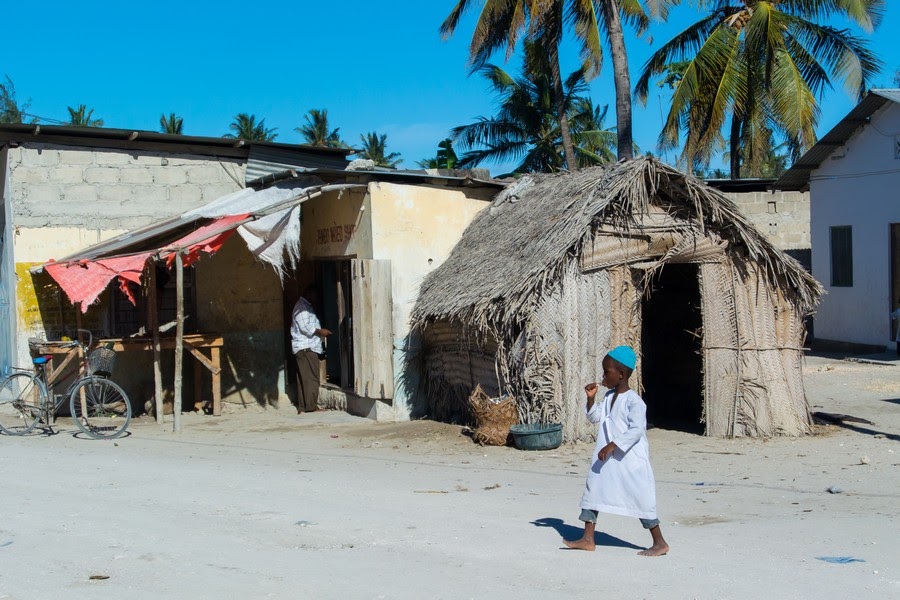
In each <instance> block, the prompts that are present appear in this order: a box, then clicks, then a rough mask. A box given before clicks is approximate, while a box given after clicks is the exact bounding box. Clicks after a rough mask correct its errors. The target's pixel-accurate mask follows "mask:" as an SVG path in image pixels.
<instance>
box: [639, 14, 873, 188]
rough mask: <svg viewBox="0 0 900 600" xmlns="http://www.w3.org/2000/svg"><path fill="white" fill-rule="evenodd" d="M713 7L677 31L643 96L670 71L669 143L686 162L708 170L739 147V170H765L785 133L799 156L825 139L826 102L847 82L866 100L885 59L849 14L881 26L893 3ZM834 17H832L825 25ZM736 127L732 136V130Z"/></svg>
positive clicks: (867, 25) (657, 57) (658, 57)
mask: <svg viewBox="0 0 900 600" xmlns="http://www.w3.org/2000/svg"><path fill="white" fill-rule="evenodd" d="M699 4H700V6H701V7H702V8H707V9H709V10H710V12H709V14H707V15H706V16H704V17H703V18H702V19H701V20H700V21H698V22H697V23H695V24H693V25H691V26H690V27H688V28H687V29H685V30H684V31H683V32H681V33H680V34H678V35H676V36H675V37H674V38H673V39H672V40H671V41H669V42H668V43H667V44H664V45H663V46H662V47H661V48H660V49H659V50H657V51H656V52H655V53H654V54H653V56H651V57H650V59H649V60H648V61H647V63H646V64H645V65H644V69H643V72H642V74H641V77H640V79H639V80H638V83H637V86H636V88H635V96H636V97H637V98H638V99H639V100H642V101H646V98H647V94H648V86H649V80H650V78H651V77H655V76H663V85H669V86H670V87H671V89H672V104H671V109H670V110H669V114H668V116H667V119H666V123H665V125H664V127H663V131H662V133H661V134H660V138H659V143H660V146H661V147H662V148H665V149H672V148H676V147H677V146H678V145H679V143H680V136H681V134H682V132H684V134H685V139H684V144H683V150H682V155H681V158H680V160H681V162H682V167H683V168H687V169H691V170H693V169H695V168H699V169H701V170H703V169H705V168H706V167H707V166H708V165H709V163H710V161H711V159H712V157H713V156H714V155H715V154H717V153H718V152H720V151H722V150H724V149H725V148H726V146H727V147H728V149H729V154H730V157H731V175H732V177H739V176H740V173H741V169H742V167H743V168H744V169H745V170H746V171H747V172H748V173H749V174H751V175H753V176H759V175H760V174H761V173H763V172H764V171H765V170H766V169H767V168H769V167H767V166H766V164H767V161H769V162H770V159H771V148H773V147H774V146H776V145H777V140H779V139H780V140H784V141H785V142H786V143H787V144H788V146H789V149H790V155H791V156H792V157H796V156H798V155H799V154H801V153H802V152H804V151H805V150H807V149H809V148H810V147H811V146H812V145H813V144H814V143H815V141H816V135H815V128H816V125H817V124H818V120H819V106H818V101H817V99H821V98H822V95H823V93H824V91H825V90H826V89H828V88H830V87H831V86H832V81H833V80H835V79H836V80H840V81H842V82H843V83H844V85H845V86H846V88H847V89H848V90H849V91H850V92H851V93H852V94H854V96H856V97H858V98H861V97H862V96H863V95H864V94H865V91H866V88H867V87H868V86H869V85H870V83H869V82H870V81H871V78H872V77H873V76H874V75H875V74H876V73H877V72H878V70H879V67H880V61H878V59H877V58H876V57H875V56H874V55H873V54H872V53H871V52H870V51H869V49H868V45H867V43H866V42H865V41H864V40H863V39H861V38H859V37H857V36H855V35H853V34H852V33H851V32H850V31H849V30H841V29H836V28H834V27H832V26H830V25H828V24H827V23H828V22H829V20H830V19H831V18H832V17H846V18H848V19H850V20H851V21H854V22H855V23H856V24H857V25H859V26H860V27H861V28H862V29H864V30H866V31H871V30H872V29H873V28H874V27H876V26H877V25H878V24H879V23H880V21H881V18H882V15H883V13H884V5H885V3H884V0H819V1H815V2H813V1H812V0H781V1H780V2H772V1H764V0H742V1H739V0H700V1H699ZM823 23H824V24H823ZM726 128H727V129H728V133H727V137H726V134H725V131H724V130H725V129H726Z"/></svg>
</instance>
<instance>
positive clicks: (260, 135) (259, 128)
mask: <svg viewBox="0 0 900 600" xmlns="http://www.w3.org/2000/svg"><path fill="white" fill-rule="evenodd" d="M228 128H229V129H231V132H229V133H226V134H225V135H223V136H222V137H226V138H235V139H239V140H248V141H250V142H271V141H273V140H274V139H275V138H276V137H278V134H277V133H275V128H274V127H273V128H272V129H266V120H265V119H260V120H259V123H257V122H256V115H248V114H247V113H238V114H237V115H235V117H234V121H233V122H232V123H231V125H229V126H228Z"/></svg>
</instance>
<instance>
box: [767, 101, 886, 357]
mask: <svg viewBox="0 0 900 600" xmlns="http://www.w3.org/2000/svg"><path fill="white" fill-rule="evenodd" d="M775 187H776V189H780V190H806V189H808V190H809V192H810V233H811V242H812V273H813V275H814V276H815V277H816V279H818V280H819V281H820V282H822V284H823V285H824V286H825V289H826V292H827V293H826V295H825V296H824V298H823V299H822V302H821V304H820V305H819V308H818V311H817V313H816V317H815V338H816V344H817V346H819V347H821V348H826V349H827V348H829V347H831V348H839V347H843V348H847V349H849V348H853V347H856V348H857V349H859V350H879V349H883V348H884V347H885V346H888V345H893V341H894V340H896V339H897V327H898V326H900V323H898V321H897V320H892V316H891V315H892V313H895V311H897V309H898V308H900V89H886V90H873V91H872V92H871V93H869V95H868V96H866V97H865V98H864V99H863V100H862V101H861V102H860V103H859V104H858V105H857V106H856V107H855V108H854V109H853V110H851V111H850V113H849V114H848V115H847V116H846V117H844V118H843V119H842V120H841V121H840V122H839V123H838V124H837V125H835V126H834V128H833V129H832V130H831V131H829V132H828V133H827V134H826V135H825V136H824V137H822V138H821V139H820V140H819V142H818V143H817V144H816V145H815V146H813V147H812V148H811V149H810V150H809V151H808V152H807V153H806V154H804V155H803V157H801V158H800V160H798V161H797V162H796V163H795V164H794V166H793V167H791V169H790V170H789V171H787V172H786V173H785V174H784V175H783V176H782V177H781V178H780V179H779V180H778V182H777V183H776V185H775Z"/></svg>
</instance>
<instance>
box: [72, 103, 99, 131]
mask: <svg viewBox="0 0 900 600" xmlns="http://www.w3.org/2000/svg"><path fill="white" fill-rule="evenodd" d="M66 108H67V109H68V111H69V125H73V126H75V127H103V119H95V118H93V117H94V109H93V108H88V107H87V106H85V105H84V104H79V105H78V107H77V108H72V107H71V106H67V107H66Z"/></svg>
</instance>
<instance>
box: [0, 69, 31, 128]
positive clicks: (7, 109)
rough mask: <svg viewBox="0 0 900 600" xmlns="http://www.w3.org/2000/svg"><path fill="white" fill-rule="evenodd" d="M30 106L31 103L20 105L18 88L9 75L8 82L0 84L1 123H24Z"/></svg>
mask: <svg viewBox="0 0 900 600" xmlns="http://www.w3.org/2000/svg"><path fill="white" fill-rule="evenodd" d="M30 105H31V102H30V101H26V102H23V103H22V104H19V101H18V100H17V99H16V86H15V85H14V84H13V82H12V79H10V78H9V75H7V76H6V81H5V82H3V83H0V123H5V124H12V123H22V122H23V121H24V117H25V116H26V113H27V112H28V107H29V106H30ZM33 122H35V121H34V120H33V121H32V123H33Z"/></svg>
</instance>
